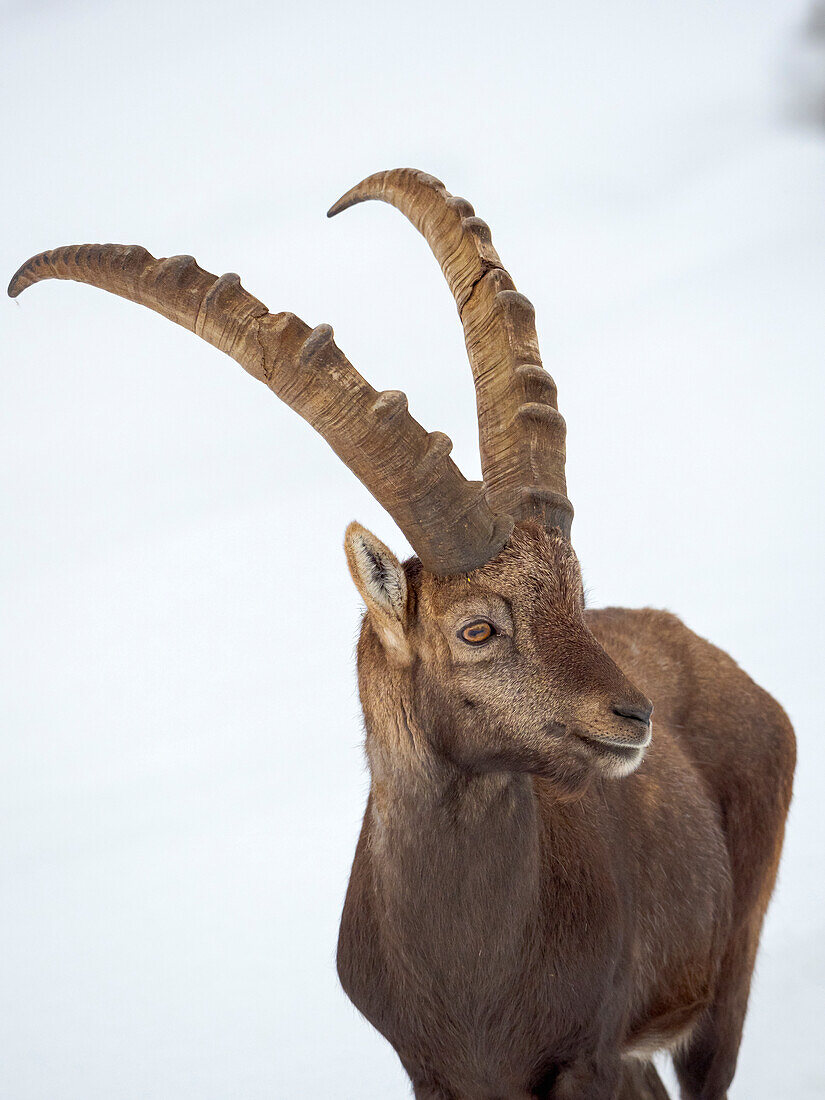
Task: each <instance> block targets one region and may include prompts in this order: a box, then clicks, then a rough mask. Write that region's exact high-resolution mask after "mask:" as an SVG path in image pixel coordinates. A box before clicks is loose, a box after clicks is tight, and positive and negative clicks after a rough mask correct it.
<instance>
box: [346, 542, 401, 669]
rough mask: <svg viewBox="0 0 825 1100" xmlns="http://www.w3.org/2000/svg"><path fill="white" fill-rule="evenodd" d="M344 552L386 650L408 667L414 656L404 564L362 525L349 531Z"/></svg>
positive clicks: (356, 585)
mask: <svg viewBox="0 0 825 1100" xmlns="http://www.w3.org/2000/svg"><path fill="white" fill-rule="evenodd" d="M344 548H345V549H346V552H347V564H348V565H349V571H350V573H352V579H353V580H354V581H355V587H356V588H357V589H358V591H359V592H360V593H361V597H362V599H363V601H364V603H365V604H366V605H367V611H368V612H369V616H370V621H371V622H372V625H373V626H374V627H375V629H376V632H377V633H378V637H379V638H380V639H381V642H382V644H383V646H384V649H386V651H387V654H388V656H390V657H391V658H393V659H394V660H395V661H397V662H398V663H400V664H408V663H409V661H410V659H411V656H412V654H411V652H410V646H409V642H408V641H407V636H406V632H405V627H406V623H407V578H406V576H405V575H404V569H403V567H402V565H401V562H400V561H399V560H398V558H397V557H396V556H395V554H393V553H392V551H391V550H388V549H387V547H386V546H385V545H384V544H383V542H381V540H380V539H377V538H376V537H375V535H373V534H372V532H370V531H368V530H367V529H366V527H362V526H361V524H360V523H351V524H350V525H349V527H348V528H347V533H346V535H345V536H344Z"/></svg>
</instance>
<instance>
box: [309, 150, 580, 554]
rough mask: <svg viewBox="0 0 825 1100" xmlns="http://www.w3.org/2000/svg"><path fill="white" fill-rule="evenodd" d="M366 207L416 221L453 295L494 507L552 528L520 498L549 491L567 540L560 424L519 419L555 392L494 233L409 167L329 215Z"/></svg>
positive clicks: (375, 181)
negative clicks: (372, 204) (371, 203)
mask: <svg viewBox="0 0 825 1100" xmlns="http://www.w3.org/2000/svg"><path fill="white" fill-rule="evenodd" d="M368 199H377V200H379V201H381V202H386V203H388V204H389V205H391V206H394V207H396V209H398V210H400V211H401V213H402V214H404V215H405V217H407V218H408V220H409V221H410V222H412V224H413V225H414V226H415V227H416V229H418V231H419V232H420V233H421V234H422V235H423V236H424V237H425V239H426V241H427V243H428V244H429V246H430V248H431V250H432V252H433V254H434V255H435V257H436V259H437V260H438V263H439V266H440V267H441V270H442V272H443V273H444V277H445V278H446V280H447V284H448V286H449V287H450V290H451V292H452V294H453V297H454V299H455V302H456V306H457V308H458V313H459V317H460V319H461V323H462V326H463V328H464V338H465V343H466V346H467V354H468V356H469V359H470V365H471V367H472V371H473V379H474V382H475V388H476V406H477V412H478V426H479V450H480V453H481V467H482V473H483V477H484V481H485V483H486V485H487V487H488V495H489V498H490V502H491V504H492V506H493V508H494V509H495V510H496V511H498V512H503V513H507V514H509V515H512V516H513V517H514V518H515V519H536V520H539V521H540V522H546V521H547V516H548V513H547V510H546V509H544V508H538V507H534V506H533V504H531V501H533V500H534V499H538V498H535V497H534V495H533V494H531V493H530V492H526V493H525V492H523V491H522V490H524V489H528V490H529V489H543V490H546V491H548V492H552V493H554V494H556V497H557V498H558V499H559V500H560V501H562V500H563V501H566V504H560V505H559V506H558V507H557V508H554V509H553V512H552V516H553V520H554V522H553V526H557V527H559V528H560V529H561V530H562V531H563V533H564V534H565V535H566V536H569V534H570V526H571V523H572V518H573V508H572V505H571V504H570V502H569V500H568V499H567V484H566V480H565V473H564V467H565V428H564V421H563V420H562V419H561V417H558V418H553V417H546V418H545V419H544V421H543V424H544V425H545V426H544V427H543V426H542V424H541V423H540V422H539V420H538V418H529V417H523V416H519V415H517V413H518V410H519V408H520V407H521V406H522V405H525V404H531V403H541V404H545V405H547V406H548V407H549V408H552V409H554V410H557V398H556V386H555V383H554V382H553V380H552V378H551V377H550V375H549V374H547V372H546V371H545V370H544V368H543V367H542V365H541V357H540V354H539V347H538V338H537V335H536V328H535V312H534V310H533V306H532V305H531V303H530V302H529V300H528V299H527V298H525V297H524V295H523V294H520V293H519V292H518V291H517V290H516V287H515V284H514V282H513V280H512V279H511V277H510V275H509V274H508V272H507V271H506V269H505V268H504V265H503V264H502V262H501V259H500V258H499V255H498V253H497V252H496V249H495V247H494V245H493V242H492V236H491V233H490V228H489V226H488V225H487V223H486V222H485V221H483V220H482V219H481V218H479V217H477V216H476V213H475V210H474V208H473V207H472V205H471V204H470V203H469V202H467V200H466V199H462V198H457V197H456V196H454V195H451V194H450V193H449V192H448V191H447V190H446V188H445V187H444V184H443V183H441V181H440V180H437V179H436V178H435V177H434V176H430V175H427V174H426V173H425V172H420V171H417V170H416V169H413V168H396V169H392V170H390V171H386V172H378V173H376V174H375V175H372V176H368V177H367V179H365V180H362V181H361V183H359V184H357V185H356V186H355V187H353V188H351V189H350V190H349V191H347V192H346V194H344V195H343V196H342V197H341V198H340V199H339V200H338V201H337V202H336V203H334V204H333V206H332V207H330V209H329V211H328V216H329V217H334V216H335V215H336V214H339V213H340V212H341V211H342V210H346V209H348V208H349V207H351V206H355V205H356V204H358V203H361V202H366V201H367V200H368ZM525 365H529V366H530V367H531V368H532V369H531V371H530V372H525V371H524V366H525ZM542 376H543V377H542ZM551 424H552V425H553V427H552V430H551V429H550V425H551Z"/></svg>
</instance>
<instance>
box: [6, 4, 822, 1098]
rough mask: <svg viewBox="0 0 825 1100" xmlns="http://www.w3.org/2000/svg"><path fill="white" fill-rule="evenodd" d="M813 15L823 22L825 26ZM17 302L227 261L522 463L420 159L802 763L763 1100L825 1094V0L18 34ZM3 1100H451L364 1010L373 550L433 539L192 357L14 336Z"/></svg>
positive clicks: (293, 17)
mask: <svg viewBox="0 0 825 1100" xmlns="http://www.w3.org/2000/svg"><path fill="white" fill-rule="evenodd" d="M806 27H807V28H808V32H807V35H806V33H805V28H806ZM0 86H2V103H3V108H2V112H1V113H0V149H2V172H0V200H1V201H0V209H1V210H2V233H1V234H0V269H1V270H2V271H3V272H4V273H5V276H4V277H8V276H11V274H12V273H13V272H14V271H15V269H16V268H17V267H18V265H19V264H20V263H21V262H22V261H23V260H25V259H26V258H27V257H28V256H29V255H31V254H32V253H33V252H36V251H39V250H41V249H44V248H48V247H53V246H56V245H59V244H66V243H78V242H83V241H90V240H91V241H96V240H102V241H108V240H114V241H121V242H125V243H136V242H139V243H142V244H144V245H145V246H146V247H148V248H149V249H150V250H151V251H153V252H154V253H155V254H156V255H171V254H175V253H180V252H192V253H194V254H195V255H196V256H197V258H198V260H199V262H200V263H201V264H202V265H203V266H204V267H206V268H207V269H208V270H211V271H213V272H216V273H221V272H223V271H238V272H240V273H241V276H242V278H243V280H244V284H245V285H246V286H247V287H248V288H249V289H250V290H251V291H252V292H253V293H254V294H256V295H258V296H259V297H261V298H262V299H263V300H264V301H265V302H266V303H267V304H268V305H269V306H270V308H272V309H274V310H279V309H290V310H293V311H295V312H297V313H298V314H299V315H301V316H302V317H303V318H304V319H305V320H306V321H307V322H309V323H310V324H313V325H314V324H317V323H319V322H321V321H329V322H331V323H332V324H333V325H334V326H335V330H336V339H337V341H338V343H339V344H340V346H341V347H342V348H343V349H344V351H345V352H346V353H347V355H348V356H349V357H350V358H351V360H352V361H353V363H355V364H356V366H357V367H358V368H359V369H360V370H361V371H362V372H363V373H364V374H365V375H366V376H367V377H368V378H369V379H370V380H371V381H372V382H373V384H374V385H376V386H379V387H382V388H403V389H404V390H406V391H407V393H408V394H409V398H410V404H411V407H412V410H413V413H414V415H416V417H417V418H418V419H419V420H421V421H422V422H423V423H424V424H425V425H426V426H427V427H428V428H430V429H435V428H439V429H442V430H444V431H447V432H448V433H449V434H450V435H451V436H452V438H453V440H454V441H455V456H456V458H457V460H458V462H459V464H460V465H461V466H462V467H463V468H464V470H465V472H466V473H467V474H468V476H478V460H477V456H476V442H475V424H474V413H473V390H472V383H471V379H470V372H469V368H468V367H467V364H466V360H465V356H464V350H463V342H462V336H461V330H460V325H459V323H458V320H457V318H456V315H455V309H454V306H453V303H452V299H451V297H450V294H449V292H448V290H447V288H446V286H445V284H444V282H443V279H442V276H441V273H440V272H439V270H438V267H437V265H436V263H435V261H434V259H433V258H432V256H431V255H430V253H429V250H428V249H427V246H426V245H425V243H424V241H423V240H422V239H421V238H420V237H418V235H417V234H416V233H415V231H414V230H413V229H412V228H411V227H410V226H409V225H408V224H407V223H406V222H405V220H404V219H403V218H402V217H401V216H400V215H399V214H398V213H397V212H395V211H393V210H391V209H389V208H388V207H384V206H381V205H378V204H369V205H366V206H362V207H358V208H357V209H355V210H353V211H350V212H348V213H346V214H344V215H342V216H341V217H340V218H339V219H336V220H335V221H334V222H328V221H327V220H326V219H325V217H324V212H325V210H326V209H327V207H328V206H329V205H330V203H331V202H332V201H333V200H334V199H335V198H337V197H338V195H339V194H340V193H342V192H343V191H344V190H346V189H347V188H348V187H350V186H351V185H352V184H353V183H355V182H356V181H358V180H359V179H361V178H362V177H363V176H365V175H367V174H368V173H370V172H372V171H376V170H378V169H381V168H388V167H394V166H399V165H408V164H410V165H413V166H416V167H421V168H424V169H426V170H427V171H430V172H432V173H433V174H435V175H437V176H439V177H440V178H441V179H443V180H444V181H445V183H446V184H447V186H448V188H449V189H450V190H451V191H453V192H454V193H456V194H462V195H465V196H466V197H467V198H469V199H470V201H472V202H473V203H474V204H475V206H476V210H477V211H478V213H479V214H480V215H481V216H482V217H484V218H485V219H486V220H488V221H489V223H490V224H491V226H492V228H493V234H494V240H495V242H496V245H497V247H498V249H499V251H500V253H501V255H502V257H503V259H504V262H505V264H506V265H507V266H508V267H509V269H510V270H511V272H512V273H513V275H514V277H515V279H516V282H517V284H518V286H519V287H520V289H522V290H523V291H525V292H526V293H527V294H528V295H529V297H530V298H531V299H532V300H533V302H534V303H535V305H536V307H537V310H538V324H539V335H540V338H541V341H542V348H543V353H544V360H545V364H546V366H547V367H548V368H549V369H550V371H551V372H552V373H553V375H554V376H555V378H556V380H557V382H558V385H559V392H560V399H561V407H562V410H563V412H564V414H565V416H566V418H567V421H568V426H569V463H568V471H569V485H570V493H571V497H572V499H573V501H574V504H575V506H576V511H577V514H576V522H575V527H574V537H575V544H576V547H577V549H578V552H579V555H580V558H581V560H582V563H583V567H584V570H585V574H586V580H587V582H588V585H589V589H590V593H591V602H592V603H594V604H597V605H598V604H612V603H618V604H626V605H630V606H633V605H640V604H649V605H653V606H664V607H668V608H670V609H672V610H674V611H675V612H677V613H678V614H680V615H681V616H682V617H683V618H684V619H685V620H686V621H687V623H688V624H689V625H690V626H691V627H693V628H694V629H696V630H697V631H699V633H701V634H703V635H705V636H708V637H710V638H711V639H712V640H713V641H715V642H716V643H718V644H719V645H721V646H723V647H724V648H726V649H728V650H729V651H730V652H731V653H732V654H733V655H734V656H735V657H736V659H737V660H738V661H739V662H740V663H741V664H742V665H743V666H744V667H745V668H746V669H747V670H748V671H749V672H750V673H751V674H752V675H753V676H754V677H755V679H756V680H757V681H758V682H760V683H761V684H763V685H764V686H765V687H767V688H768V689H769V690H770V691H771V692H773V693H774V694H775V695H776V696H777V697H778V698H779V699H780V701H781V702H782V703H783V704H784V706H785V707H786V708H787V710H788V712H789V713H790V715H791V718H792V719H793V721H794V723H795V725H796V729H797V732H798V736H799V746H800V760H799V770H798V778H797V784H796V798H795V802H794V806H793V810H792V814H791V820H790V827H789V832H788V839H787V846H786V852H785V857H784V861H783V865H782V870H781V876H780V883H779V888H778V891H777V894H776V898H775V901H774V903H773V906H772V909H771V911H770V917H769V920H768V924H767V929H766V933H765V936H764V940H763V947H762V951H761V955H760V959H759V964H758V974H757V979H756V982H755V986H754V990H753V996H752V1003H751V1009H750V1015H749V1018H748V1023H747V1030H746V1035H745V1040H744V1044H743V1047H742V1053H741V1059H740V1069H739V1072H738V1075H737V1079H736V1082H735V1085H734V1088H733V1091H732V1093H731V1097H732V1100H769V1098H770V1100H776V1098H777V1097H791V1096H793V1097H794V1100H810V1098H814V1097H823V1096H825V1053H823V1044H822V1034H823V1032H822V1028H823V1020H825V992H824V991H823V987H825V861H823V840H824V839H825V797H823V794H822V783H823V779H825V747H824V746H825V742H824V741H823V729H822V710H823V692H822V679H823V673H822V653H823V642H824V641H825V638H823V621H825V606H823V604H824V603H825V601H823V567H822V562H823V541H825V540H824V539H823V533H824V532H825V527H823V518H822V491H821V487H822V477H823V457H824V456H823V427H822V415H823V413H822V410H823V407H825V392H823V390H824V389H825V386H824V385H823V377H825V295H824V294H823V291H825V17H823V15H822V13H820V16H819V18H818V19H817V18H816V17H815V16H812V15H811V13H810V10H809V8H808V6H807V5H806V4H805V3H804V2H803V0H784V2H781V3H780V2H777V0H713V2H710V0H690V2H688V0H609V2H608V0H579V2H578V3H576V4H571V3H559V2H556V0H553V2H550V3H540V2H538V0H534V2H533V3H525V2H519V0H516V2H512V3H509V4H503V3H501V2H497V3H490V2H487V0H476V2H474V3H460V4H459V3H452V4H451V3H439V4H436V3H433V2H431V0H418V2H417V3H415V4H410V5H392V4H384V5H379V4H365V3H361V4H359V3H354V4H345V5H341V4H335V3H331V2H330V3H305V4H300V5H298V4H291V3H290V4H288V5H287V4H284V3H281V2H277V3H263V2H249V0H237V2H236V3H234V4H231V5H230V4H218V3H214V2H213V0H200V2H197V3H195V2H185V3H175V2H169V0H166V2H160V0H144V2H142V3H141V4H134V3H131V2H126V0H63V2H60V3H58V2H56V0H52V2H49V0H14V2H9V0H5V2H3V3H2V4H0ZM0 340H1V341H2V343H1V344H0V358H1V359H2V375H1V377H2V389H1V390H0V393H2V398H1V399H0V478H2V516H3V537H2V545H1V546H0V571H1V575H2V609H1V610H2V615H1V620H2V625H1V626H0V631H1V632H2V636H1V637H0V646H1V647H2V653H1V654H0V677H1V678H2V683H1V685H0V754H1V755H0V791H1V792H2V793H0V836H2V844H0V861H1V862H2V870H1V871H0V1097H2V1100H236V1098H237V1100H264V1098H266V1100H271V1098H302V1097H310V1096H330V1097H332V1096H335V1097H341V1098H346V1100H391V1098H395V1097H399V1098H400V1097H404V1096H406V1095H408V1092H407V1083H406V1078H405V1076H404V1074H403V1073H402V1071H401V1069H400V1066H399V1064H398V1063H397V1060H396V1057H395V1055H394V1053H393V1052H392V1050H391V1049H390V1047H389V1046H388V1045H387V1044H386V1043H385V1042H384V1040H383V1039H382V1038H380V1036H378V1035H377V1033H375V1032H373V1031H372V1030H371V1028H370V1027H369V1026H368V1025H367V1024H366V1023H365V1022H364V1021H363V1020H362V1019H361V1018H360V1017H359V1016H358V1015H357V1013H356V1012H355V1010H354V1009H353V1008H352V1007H351V1006H350V1004H349V1002H348V1001H347V1000H346V998H345V997H344V995H343V993H342V992H341V990H340V989H339V986H338V983H337V979H336V975H335V969H334V951H335V942H336V934H337V923H338V917H339V913H340V909H341V904H342V900H343V894H344V890H345V886H346V882H347V877H348V873H349V865H350V860H351V856H352V852H353V849H354V845H355V840H356V835H357V831H358V828H359V823H360V817H361V812H362V808H363V803H364V798H365V791H366V775H365V770H364V765H363V761H362V753H361V726H360V711H359V706H358V700H357V695H356V690H355V676H354V661H353V645H354V641H355V637H356V633H357V628H358V621H359V604H358V599H357V596H356V593H355V590H354V589H353V587H352V585H351V583H350V581H349V579H348V576H347V572H346V567H345V563H344V557H343V553H342V550H341V536H342V533H343V530H344V527H345V525H346V523H347V522H348V521H349V520H350V519H352V518H353V517H357V518H358V519H360V520H361V521H362V522H364V523H366V524H367V525H368V526H370V527H372V528H373V529H374V530H375V531H376V532H377V533H378V534H379V535H380V536H381V537H382V538H384V539H385V540H386V541H388V542H389V543H390V544H391V545H392V546H394V547H396V548H397V549H398V550H399V551H400V552H403V551H405V549H406V548H405V546H404V542H403V539H402V538H401V536H400V534H399V533H398V531H397V530H396V529H395V528H394V527H393V525H392V523H391V521H390V520H389V519H388V517H386V516H385V515H384V514H383V513H382V512H381V510H380V508H379V507H378V505H377V504H376V503H375V502H374V501H373V500H372V498H371V497H369V495H368V494H367V492H366V491H365V490H364V489H363V488H362V487H361V486H360V485H359V484H358V483H357V482H356V481H355V479H354V478H353V477H352V476H351V475H350V474H349V473H348V472H347V471H346V470H345V469H344V467H343V466H342V465H341V464H340V463H339V462H338V461H337V460H336V459H335V458H334V456H333V455H332V454H331V452H329V451H328V449H327V446H326V444H325V443H324V442H323V440H321V439H320V438H319V437H316V436H315V435H314V433H313V432H312V431H311V429H309V428H308V426H307V425H306V424H304V422H303V421H301V420H300V419H299V418H298V417H296V416H295V415H294V414H293V413H292V412H290V411H289V410H288V409H287V408H286V407H284V406H281V405H279V404H278V402H277V400H276V399H275V398H274V397H272V396H271V395H270V394H269V393H268V392H267V391H266V390H265V389H264V388H263V387H262V386H260V384H259V383H257V382H255V381H254V380H252V379H251V378H250V377H248V376H247V375H246V374H244V372H243V371H242V370H241V369H240V367H238V366H237V365H236V364H234V363H233V362H232V361H231V360H229V359H227V358H225V357H223V356H221V355H220V353H218V352H217V351H215V350H214V349H212V348H210V347H209V346H208V345H206V344H204V343H201V342H199V341H198V340H196V339H195V338H194V337H193V336H192V335H191V334H190V333H188V332H186V331H184V330H182V329H178V328H176V327H175V326H173V325H171V324H170V323H169V322H168V321H166V320H163V319H162V318H159V317H157V316H156V315H154V314H152V313H149V312H148V311H146V310H141V309H139V308H137V307H136V306H134V305H132V304H130V303H127V302H123V301H121V300H119V299H116V298H113V297H110V296H106V295H104V294H102V293H100V292H97V291H94V290H91V289H89V288H86V287H81V286H76V285H73V284H68V283H62V284H58V283H47V284H45V285H42V286H38V287H35V288H34V289H32V290H29V291H27V292H26V294H25V295H24V296H23V297H22V298H21V299H19V301H18V302H17V303H12V302H11V301H6V302H5V304H3V303H2V302H0Z"/></svg>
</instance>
